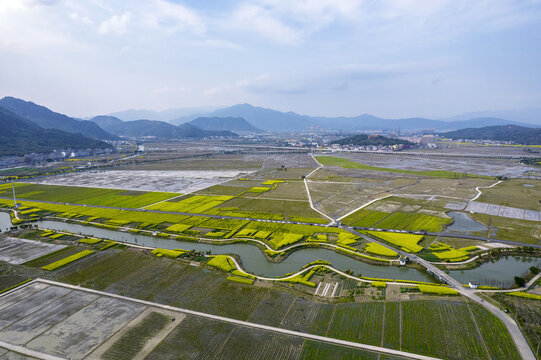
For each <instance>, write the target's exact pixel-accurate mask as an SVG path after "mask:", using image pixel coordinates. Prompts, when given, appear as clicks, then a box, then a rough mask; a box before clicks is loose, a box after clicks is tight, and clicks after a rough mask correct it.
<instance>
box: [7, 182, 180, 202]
mask: <svg viewBox="0 0 541 360" xmlns="http://www.w3.org/2000/svg"><path fill="white" fill-rule="evenodd" d="M15 191H16V192H17V197H18V198H20V199H28V200H39V201H54V202H62V203H73V204H82V205H100V206H112V207H125V208H140V207H143V206H145V205H150V204H153V203H156V202H158V201H163V200H166V199H169V198H172V197H174V196H178V195H179V194H175V193H162V192H143V191H125V190H114V189H98V188H87V187H75V186H58V185H40V184H28V183H17V186H16V188H15ZM0 196H7V197H11V196H12V191H11V184H3V185H0Z"/></svg>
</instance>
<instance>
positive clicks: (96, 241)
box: [79, 238, 101, 244]
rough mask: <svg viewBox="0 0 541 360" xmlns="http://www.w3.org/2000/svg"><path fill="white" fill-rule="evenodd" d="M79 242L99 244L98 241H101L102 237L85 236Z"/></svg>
mask: <svg viewBox="0 0 541 360" xmlns="http://www.w3.org/2000/svg"><path fill="white" fill-rule="evenodd" d="M79 242H80V243H83V244H97V243H99V242H101V239H96V238H84V239H80V240H79Z"/></svg>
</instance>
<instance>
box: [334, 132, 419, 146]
mask: <svg viewBox="0 0 541 360" xmlns="http://www.w3.org/2000/svg"><path fill="white" fill-rule="evenodd" d="M331 144H338V145H353V146H370V145H373V146H393V145H413V143H411V142H409V141H407V140H401V139H393V138H388V137H385V136H381V135H362V134H361V135H354V136H350V137H347V138H343V139H339V140H335V141H333V142H332V143H331Z"/></svg>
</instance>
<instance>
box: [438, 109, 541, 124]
mask: <svg viewBox="0 0 541 360" xmlns="http://www.w3.org/2000/svg"><path fill="white" fill-rule="evenodd" d="M479 117H492V118H500V119H507V120H511V121H516V122H522V123H525V124H530V125H534V126H535V125H537V126H539V125H541V108H527V109H513V110H494V111H474V112H468V113H465V114H461V115H456V116H453V117H448V118H445V119H440V120H444V121H458V120H468V119H472V118H479Z"/></svg>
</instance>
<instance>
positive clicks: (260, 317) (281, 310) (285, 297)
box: [249, 291, 295, 326]
mask: <svg viewBox="0 0 541 360" xmlns="http://www.w3.org/2000/svg"><path fill="white" fill-rule="evenodd" d="M294 301H295V296H293V295H290V294H288V293H284V292H278V291H273V292H270V293H269V294H268V295H267V297H266V298H265V299H263V301H262V302H261V304H260V305H259V307H258V308H257V310H256V311H254V313H253V314H252V316H250V318H249V321H251V322H255V323H260V324H266V325H272V326H280V323H281V322H282V319H283V318H284V316H285V315H286V313H287V311H288V310H289V308H290V307H291V305H292V304H293V302H294Z"/></svg>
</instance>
